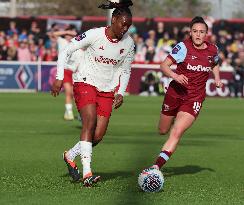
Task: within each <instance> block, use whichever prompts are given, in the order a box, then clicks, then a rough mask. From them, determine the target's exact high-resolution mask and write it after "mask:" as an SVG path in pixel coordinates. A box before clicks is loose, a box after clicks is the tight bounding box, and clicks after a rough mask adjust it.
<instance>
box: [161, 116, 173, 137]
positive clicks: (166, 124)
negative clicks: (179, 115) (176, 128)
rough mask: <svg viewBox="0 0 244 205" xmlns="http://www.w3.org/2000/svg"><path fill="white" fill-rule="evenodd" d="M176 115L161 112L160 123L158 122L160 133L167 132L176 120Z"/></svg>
mask: <svg viewBox="0 0 244 205" xmlns="http://www.w3.org/2000/svg"><path fill="white" fill-rule="evenodd" d="M174 118H175V116H168V115H165V114H162V113H161V114H160V118H159V123H158V130H159V134H161V135H163V134H167V133H168V131H169V129H170V127H171V125H172V123H173V121H174Z"/></svg>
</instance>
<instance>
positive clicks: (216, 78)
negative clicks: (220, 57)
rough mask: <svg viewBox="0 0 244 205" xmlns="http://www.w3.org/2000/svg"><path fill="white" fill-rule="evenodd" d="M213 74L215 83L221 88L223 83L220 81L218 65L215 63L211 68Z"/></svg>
mask: <svg viewBox="0 0 244 205" xmlns="http://www.w3.org/2000/svg"><path fill="white" fill-rule="evenodd" d="M212 71H213V75H214V80H215V85H216V87H217V88H222V86H223V83H222V82H221V79H220V75H219V65H218V64H217V65H215V66H214V67H213V68H212Z"/></svg>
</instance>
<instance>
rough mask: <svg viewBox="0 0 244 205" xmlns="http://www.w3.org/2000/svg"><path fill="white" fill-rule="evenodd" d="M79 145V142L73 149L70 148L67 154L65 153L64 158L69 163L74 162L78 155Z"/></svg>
mask: <svg viewBox="0 0 244 205" xmlns="http://www.w3.org/2000/svg"><path fill="white" fill-rule="evenodd" d="M80 143H81V141H79V142H78V143H77V144H76V145H75V146H74V147H72V148H71V149H70V150H69V151H68V152H66V155H65V156H66V158H67V159H68V160H70V161H74V160H75V158H76V156H78V155H80V150H81V148H80Z"/></svg>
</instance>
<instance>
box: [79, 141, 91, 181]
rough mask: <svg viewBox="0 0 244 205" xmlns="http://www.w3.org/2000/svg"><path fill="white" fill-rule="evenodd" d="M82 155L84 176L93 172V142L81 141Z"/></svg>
mask: <svg viewBox="0 0 244 205" xmlns="http://www.w3.org/2000/svg"><path fill="white" fill-rule="evenodd" d="M80 157H81V163H82V165H83V178H84V177H85V176H86V175H87V174H89V173H91V157H92V143H91V142H86V141H80Z"/></svg>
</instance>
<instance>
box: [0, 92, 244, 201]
mask: <svg viewBox="0 0 244 205" xmlns="http://www.w3.org/2000/svg"><path fill="white" fill-rule="evenodd" d="M63 101H64V96H63V95H61V96H59V97H58V98H52V97H51V96H50V95H49V94H47V93H39V94H3V93H1V94H0V204H2V205H3V204H68V203H72V204H105V203H106V204H243V203H244V165H243V159H244V152H243V149H244V126H243V125H244V124H243V121H244V120H243V119H244V101H243V100H240V99H215V98H210V99H207V100H206V101H205V103H204V107H203V110H202V111H201V114H200V116H199V119H198V120H197V121H196V123H195V124H194V125H193V127H192V128H191V129H190V130H188V131H187V132H186V133H185V135H184V137H183V139H182V141H181V143H180V146H179V147H178V150H177V152H176V153H175V154H174V155H173V157H172V158H171V160H169V162H168V163H167V165H166V166H165V168H164V169H163V173H164V176H165V177H166V182H165V186H164V190H163V191H162V192H160V193H143V192H141V191H140V190H139V188H138V186H137V176H138V174H139V172H140V171H141V170H142V169H143V168H145V167H147V166H149V165H151V164H152V162H153V161H154V160H155V157H156V156H157V155H158V153H159V151H160V149H161V146H162V144H163V142H164V141H165V137H164V136H159V135H158V134H157V130H156V128H157V122H158V117H159V112H160V107H161V102H162V98H161V97H153V98H144V97H136V96H129V97H126V98H125V103H124V105H123V107H121V109H120V110H117V111H115V112H114V113H113V116H112V118H111V121H110V125H109V129H108V131H107V135H106V136H105V138H104V141H103V142H102V143H101V144H99V145H98V146H97V147H96V148H95V149H94V152H93V164H92V167H93V170H94V172H95V173H96V174H100V175H101V177H102V181H101V182H100V183H99V184H98V185H97V186H96V187H94V188H84V187H82V186H81V185H80V184H73V183H71V182H70V178H69V177H68V175H67V170H66V166H65V164H64V162H63V161H62V158H61V154H62V152H63V151H64V150H65V149H67V148H70V147H71V146H73V145H74V144H75V143H76V142H77V141H78V136H79V132H80V124H79V122H78V121H72V122H65V121H64V120H63V119H62V116H63V111H64V110H63V109H64V105H63ZM77 161H78V165H79V168H80V170H82V169H81V165H80V162H79V160H77Z"/></svg>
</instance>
